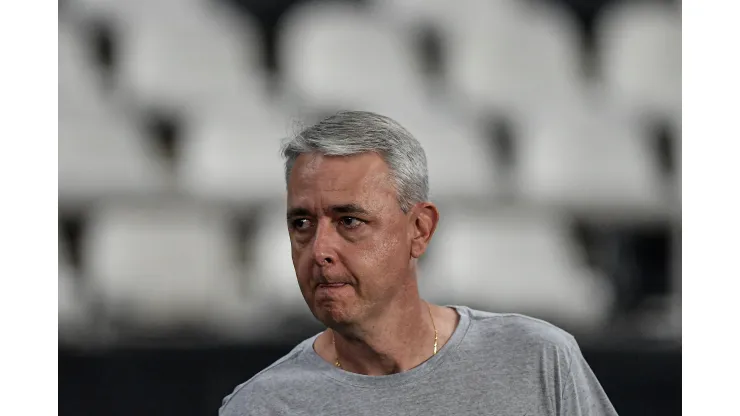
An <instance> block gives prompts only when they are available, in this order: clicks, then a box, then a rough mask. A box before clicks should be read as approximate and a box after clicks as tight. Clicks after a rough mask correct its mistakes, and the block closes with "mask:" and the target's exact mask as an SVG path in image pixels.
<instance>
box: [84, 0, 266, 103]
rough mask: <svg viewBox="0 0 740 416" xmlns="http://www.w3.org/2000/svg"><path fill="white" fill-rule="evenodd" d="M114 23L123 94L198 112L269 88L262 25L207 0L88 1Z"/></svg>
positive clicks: (250, 98) (255, 98)
mask: <svg viewBox="0 0 740 416" xmlns="http://www.w3.org/2000/svg"><path fill="white" fill-rule="evenodd" d="M85 2H91V3H93V5H91V6H87V7H89V8H91V9H92V10H97V13H99V14H102V15H103V16H105V18H106V19H107V20H108V21H110V22H112V24H113V25H114V29H115V30H116V33H117V34H118V35H119V36H118V38H117V40H118V43H119V48H120V58H119V61H120V62H119V66H120V68H119V70H118V77H119V87H120V92H121V93H122V94H123V95H124V96H125V97H127V98H129V99H132V100H134V101H135V102H136V104H138V105H140V106H143V107H149V106H152V107H163V106H164V107H167V108H176V109H178V110H183V111H198V109H199V108H201V107H203V106H208V105H211V103H212V102H214V101H216V102H219V101H223V100H229V99H230V98H231V97H236V99H237V100H238V101H239V102H240V104H252V105H260V103H261V102H262V97H263V96H264V95H265V94H266V91H265V85H264V73H263V71H262V69H261V67H260V64H261V59H262V51H261V48H260V42H261V38H260V34H259V32H258V30H257V28H256V24H255V23H253V22H250V21H249V20H248V19H246V18H243V19H242V18H240V17H239V18H238V17H237V16H236V14H235V13H234V12H233V11H232V10H230V9H228V8H225V7H223V6H224V5H222V4H219V3H218V2H213V1H205V0H187V1H181V0H160V1H144V0H127V1H110V0H105V1H103V2H101V3H98V4H95V3H96V2H95V1H90V0H85Z"/></svg>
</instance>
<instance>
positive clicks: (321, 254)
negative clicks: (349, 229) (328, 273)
mask: <svg viewBox="0 0 740 416" xmlns="http://www.w3.org/2000/svg"><path fill="white" fill-rule="evenodd" d="M336 239H337V235H336V230H334V229H333V228H332V226H331V223H330V222H320V223H319V224H318V226H317V227H316V234H315V235H314V241H313V257H314V261H315V262H316V264H317V265H319V266H320V267H324V266H328V265H330V264H336V262H337V257H336Z"/></svg>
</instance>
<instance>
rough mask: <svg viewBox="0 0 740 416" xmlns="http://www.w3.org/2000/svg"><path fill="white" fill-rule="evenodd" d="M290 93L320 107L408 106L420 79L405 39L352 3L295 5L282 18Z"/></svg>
mask: <svg viewBox="0 0 740 416" xmlns="http://www.w3.org/2000/svg"><path fill="white" fill-rule="evenodd" d="M280 29H281V31H280V33H281V36H280V44H279V48H278V51H279V54H280V56H279V57H280V64H281V67H282V69H283V72H284V75H285V82H286V89H287V94H288V95H293V96H297V97H298V98H299V99H300V100H301V101H302V103H303V104H305V105H308V106H310V107H314V108H319V109H325V108H329V109H335V108H346V107H355V108H359V107H363V106H367V105H380V106H387V105H389V104H393V105H397V106H400V107H412V106H413V105H415V104H416V103H417V102H418V101H420V100H421V95H422V84H421V82H422V81H421V76H420V74H419V68H418V64H417V62H416V61H415V55H414V53H413V50H412V49H411V45H410V43H409V39H405V38H402V37H400V36H399V35H398V34H397V33H396V32H394V31H393V29H392V27H391V26H390V25H388V24H385V23H384V22H383V21H382V20H379V19H376V18H375V15H374V14H372V13H370V12H367V11H366V10H363V9H361V8H359V7H354V6H353V5H350V4H341V3H336V2H333V3H330V2H314V3H311V4H309V5H306V6H298V7H296V8H294V9H291V11H289V12H288V14H287V15H286V16H285V17H284V19H283V20H282V21H281V23H280Z"/></svg>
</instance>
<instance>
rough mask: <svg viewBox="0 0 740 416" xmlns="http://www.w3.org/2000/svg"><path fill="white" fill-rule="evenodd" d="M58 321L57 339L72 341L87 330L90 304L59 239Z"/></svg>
mask: <svg viewBox="0 0 740 416" xmlns="http://www.w3.org/2000/svg"><path fill="white" fill-rule="evenodd" d="M57 289H58V319H59V337H60V338H62V339H64V340H65V341H74V340H75V338H76V337H79V336H80V335H82V334H83V333H84V332H85V331H86V330H89V323H90V309H89V306H90V302H89V299H88V298H87V297H86V296H84V291H83V290H82V287H81V285H80V284H79V276H78V274H77V271H76V270H75V269H74V268H73V267H72V265H71V263H70V259H69V252H68V247H67V246H66V244H65V242H64V240H63V239H62V238H60V239H59V280H58V283H57Z"/></svg>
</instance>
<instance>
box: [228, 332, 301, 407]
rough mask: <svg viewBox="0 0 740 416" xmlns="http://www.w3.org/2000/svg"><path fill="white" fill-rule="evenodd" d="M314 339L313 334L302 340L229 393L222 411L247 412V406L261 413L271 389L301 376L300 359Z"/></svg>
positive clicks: (285, 385) (277, 388)
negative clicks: (311, 336)
mask: <svg viewBox="0 0 740 416" xmlns="http://www.w3.org/2000/svg"><path fill="white" fill-rule="evenodd" d="M312 342H313V338H309V339H307V340H305V341H303V342H301V343H300V344H298V345H297V346H296V347H295V348H293V350H292V351H290V352H289V353H288V354H286V355H284V356H283V357H281V358H280V359H278V360H277V361H275V362H274V363H272V364H271V365H270V366H269V367H267V368H265V369H264V370H262V371H260V372H259V373H257V374H255V375H254V376H252V377H251V378H250V379H248V380H247V381H245V382H243V383H241V384H239V385H238V386H236V387H235V388H234V390H233V391H232V392H231V393H230V394H229V395H227V396H226V397H224V398H223V400H222V403H221V408H220V410H219V415H221V416H237V415H238V416H241V415H246V414H247V413H245V412H246V410H245V409H249V411H250V412H256V413H257V414H259V409H261V408H262V407H263V405H262V403H265V402H266V401H267V400H268V399H269V396H270V394H271V392H274V391H280V390H279V389H280V388H284V387H289V386H290V384H291V383H292V382H294V381H295V380H297V379H299V378H300V377H301V376H300V372H301V369H302V368H303V366H302V365H301V362H300V359H301V353H302V352H303V351H304V349H305V348H306V345H310V344H311V343H312ZM249 414H251V413H249Z"/></svg>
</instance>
